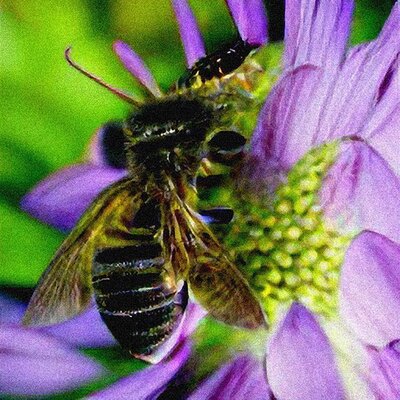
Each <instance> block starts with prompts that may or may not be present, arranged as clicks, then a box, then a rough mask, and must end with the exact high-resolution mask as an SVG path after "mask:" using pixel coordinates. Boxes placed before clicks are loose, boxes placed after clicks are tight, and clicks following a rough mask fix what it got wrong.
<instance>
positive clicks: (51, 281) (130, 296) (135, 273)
mask: <svg viewBox="0 0 400 400" xmlns="http://www.w3.org/2000/svg"><path fill="white" fill-rule="evenodd" d="M251 49H252V46H250V45H247V44H246V43H245V42H243V41H242V40H241V39H239V40H238V41H237V42H235V43H233V44H230V45H229V46H227V47H224V48H222V49H220V50H218V51H217V52H215V53H212V54H210V55H208V56H205V57H204V58H202V59H200V60H199V61H198V62H197V63H196V64H195V65H194V66H193V67H192V68H190V69H188V70H187V71H186V73H185V75H184V76H183V77H182V78H181V79H180V80H179V81H178V83H177V86H176V88H175V89H174V90H171V91H170V92H169V93H168V94H166V95H164V96H161V97H158V98H156V97H154V98H152V99H151V100H149V101H147V102H145V103H143V104H134V105H135V110H134V112H133V113H132V114H131V115H130V116H129V117H128V118H127V119H126V120H125V122H124V123H123V125H122V127H121V129H120V131H119V132H120V135H121V136H122V137H123V140H122V142H123V145H124V146H123V147H124V150H123V151H124V153H123V155H121V157H120V160H123V161H122V162H123V163H124V165H126V168H127V170H128V175H127V176H126V177H125V178H123V179H121V180H120V181H118V182H116V183H114V184H112V185H111V186H109V187H108V188H106V189H105V190H104V191H103V192H102V193H101V194H100V195H99V196H98V197H97V198H96V199H95V200H94V202H93V203H92V204H91V205H90V206H89V208H88V209H87V210H86V212H85V213H84V215H83V216H82V217H81V219H80V221H79V222H78V224H77V225H76V227H75V228H74V229H73V230H72V232H71V233H70V234H69V236H68V237H67V238H66V239H65V241H64V242H63V243H62V245H61V247H60V248H59V250H58V251H57V252H56V254H55V256H54V258H53V259H52V261H51V262H50V265H49V266H48V268H47V270H46V271H45V272H44V274H43V276H42V277H41V279H40V282H39V284H38V286H37V288H36V290H35V292H34V294H33V296H32V299H31V301H30V303H29V306H28V309H27V311H26V314H25V317H24V323H25V324H27V325H33V326H38V325H47V324H53V323H57V322H61V321H64V320H66V319H68V318H70V317H73V316H75V315H76V314H78V313H80V312H82V311H83V310H85V309H86V308H87V307H88V306H89V304H90V303H91V299H92V298H93V295H94V298H95V301H96V303H97V308H98V311H99V313H100V315H101V317H102V319H103V321H104V322H105V324H106V325H107V327H108V328H109V330H110V331H111V333H112V334H113V336H114V337H115V338H116V339H117V341H118V342H119V343H120V344H121V346H122V347H123V348H125V349H127V350H128V351H129V352H130V353H131V354H132V355H133V356H135V357H137V358H140V359H144V360H147V361H150V362H152V360H154V358H155V354H157V353H158V354H159V353H160V352H163V351H164V353H165V352H166V351H167V350H163V349H164V348H167V347H168V346H166V343H167V342H168V339H170V338H171V337H172V336H173V333H174V332H175V331H176V330H177V327H178V326H179V324H181V323H182V319H183V315H184V312H185V309H186V306H187V304H188V299H189V296H193V298H194V299H195V301H196V302H198V303H199V304H201V306H202V307H203V308H205V309H206V310H207V311H208V313H209V314H210V315H211V316H213V317H214V318H216V319H217V320H219V321H222V322H224V323H226V324H230V325H234V326H238V327H243V328H248V329H255V328H258V327H260V326H262V325H264V324H265V320H264V315H263V312H262V310H261V307H260V305H259V303H258V301H257V299H256V298H255V296H254V295H253V293H252V291H251V289H250V287H249V285H248V283H247V282H246V280H245V279H244V277H243V276H242V275H241V273H240V272H239V270H238V268H237V267H236V266H235V265H234V264H233V263H232V261H231V260H230V258H229V255H228V253H227V251H226V250H225V249H224V248H223V247H222V246H221V244H220V243H219V242H218V240H217V238H216V236H215V235H214V233H213V232H212V230H211V229H210V227H209V224H208V223H207V221H208V222H209V221H214V222H222V223H226V222H227V221H229V220H230V219H231V218H232V211H231V210H229V209H227V208H217V209H212V210H204V211H201V210H196V179H197V176H198V172H199V170H200V169H201V165H202V163H203V162H204V160H205V159H207V158H209V159H211V160H212V159H214V161H215V162H218V163H222V164H223V163H226V164H232V162H233V161H234V160H235V158H236V157H237V155H238V154H239V153H241V151H242V150H243V146H244V144H245V139H244V137H243V136H241V135H240V134H239V133H237V132H233V131H230V130H229V129H228V130H227V129H225V126H224V125H226V123H224V122H223V121H224V120H225V119H226V118H225V116H226V112H227V107H226V104H224V103H223V99H224V90H223V88H222V89H221V87H220V85H219V83H220V79H221V78H223V77H226V76H228V75H229V74H231V73H232V72H233V71H235V70H236V69H237V68H238V67H240V65H242V63H243V62H244V60H245V58H246V56H247V55H248V54H249V53H250V51H251ZM66 57H67V60H68V62H69V63H70V64H71V65H72V66H74V67H75V68H76V69H78V70H79V71H80V72H83V73H84V74H85V75H87V76H89V77H90V78H92V79H94V80H96V81H97V82H98V83H101V84H102V85H103V86H106V87H108V88H110V87H109V86H108V85H107V84H105V83H104V82H102V81H101V80H100V79H99V78H97V77H95V76H93V75H91V74H90V73H88V72H87V71H86V70H84V69H83V68H82V67H80V66H79V65H78V64H76V63H75V62H74V61H73V60H72V59H71V57H70V49H68V50H67V51H66ZM199 79H200V81H201V84H200V87H201V89H196V88H195V86H198V80H199ZM211 81H214V83H211V84H210V85H208V84H207V82H208V83H210V82H211ZM195 82H197V83H196V84H195ZM211 87H214V88H215V90H214V89H213V90H211V89H210V88H211ZM112 91H113V92H114V93H116V94H118V95H119V96H120V97H122V98H124V99H125V100H128V101H129V102H131V103H132V102H133V101H132V99H131V98H128V99H127V98H126V95H125V94H123V92H119V91H117V90H116V89H114V88H112ZM232 111H233V112H234V110H232ZM210 137H211V139H210Z"/></svg>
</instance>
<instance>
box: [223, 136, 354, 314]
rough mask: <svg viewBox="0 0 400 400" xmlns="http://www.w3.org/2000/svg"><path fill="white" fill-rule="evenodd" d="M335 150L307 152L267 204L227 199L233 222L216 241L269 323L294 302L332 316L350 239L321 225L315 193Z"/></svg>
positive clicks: (334, 146) (328, 146)
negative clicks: (255, 297) (234, 265)
mask: <svg viewBox="0 0 400 400" xmlns="http://www.w3.org/2000/svg"><path fill="white" fill-rule="evenodd" d="M337 146H338V144H337V142H333V143H329V144H325V145H322V146H320V147H317V148H315V149H313V150H312V151H310V152H309V153H307V154H306V155H305V156H304V157H303V158H302V159H301V160H300V161H299V162H298V163H297V164H296V165H295V166H294V167H293V168H292V170H291V171H290V172H289V174H288V177H287V180H286V182H285V183H283V184H282V185H281V186H280V187H278V188H277V190H276V192H275V198H274V199H273V200H272V201H265V202H263V201H260V200H259V199H258V200H254V199H251V198H250V199H249V198H246V201H244V199H243V198H240V197H237V198H236V199H233V200H232V199H231V204H232V208H233V209H234V211H235V219H234V221H233V226H232V227H231V228H230V229H229V231H228V232H227V233H226V234H225V235H224V236H223V237H221V240H222V241H223V242H224V245H225V246H226V247H227V248H228V249H229V250H230V253H231V255H232V256H233V258H234V260H235V262H236V264H237V265H238V267H239V268H240V269H241V270H242V272H243V273H244V274H245V275H246V277H247V279H248V281H249V283H250V285H251V286H252V287H253V289H254V290H255V291H256V293H258V296H259V299H260V301H261V303H262V304H263V307H264V309H265V312H266V314H267V316H268V317H269V319H270V320H274V318H275V317H276V315H277V311H278V309H279V307H280V306H282V305H284V304H290V303H291V302H293V301H300V302H302V303H303V304H305V305H307V306H308V307H309V308H311V309H312V310H313V311H315V312H318V313H321V314H323V315H325V316H331V315H334V314H335V313H336V310H337V287H338V278H339V271H340V266H341V264H342V262H343V257H344V252H345V250H346V248H347V246H348V244H349V242H350V239H351V237H350V236H341V235H340V234H339V233H338V232H337V231H335V230H334V229H333V228H332V227H330V226H328V224H327V223H326V222H325V220H324V215H323V210H322V209H321V207H320V206H319V204H318V199H319V196H318V192H319V189H320V188H321V185H322V182H323V179H324V177H325V176H326V174H327V172H328V170H329V167H330V166H331V165H332V163H333V162H334V161H335V159H336V155H337ZM265 204H268V206H266V205H265Z"/></svg>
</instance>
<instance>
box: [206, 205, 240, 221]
mask: <svg viewBox="0 0 400 400" xmlns="http://www.w3.org/2000/svg"><path fill="white" fill-rule="evenodd" d="M199 214H200V215H201V219H202V220H203V221H204V222H205V223H206V224H229V222H231V221H232V219H233V210H232V209H231V208H228V207H216V208H211V209H209V210H200V211H199Z"/></svg>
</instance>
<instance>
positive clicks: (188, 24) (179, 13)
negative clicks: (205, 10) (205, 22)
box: [172, 0, 206, 68]
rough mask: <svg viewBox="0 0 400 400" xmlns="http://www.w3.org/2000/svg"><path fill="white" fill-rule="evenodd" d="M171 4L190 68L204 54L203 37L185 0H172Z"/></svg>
mask: <svg viewBox="0 0 400 400" xmlns="http://www.w3.org/2000/svg"><path fill="white" fill-rule="evenodd" d="M172 6H173V8H174V11H175V16H176V20H177V22H178V25H179V32H180V34H181V39H182V43H183V47H184V49H185V55H186V64H187V65H188V67H189V68H190V67H192V66H193V64H195V63H196V61H197V60H199V59H200V58H202V57H204V56H205V55H206V50H205V48H204V43H203V39H202V37H201V33H200V30H199V27H198V26H197V22H196V19H195V17H194V15H193V12H192V10H191V9H190V7H189V4H188V2H187V1H186V0H172Z"/></svg>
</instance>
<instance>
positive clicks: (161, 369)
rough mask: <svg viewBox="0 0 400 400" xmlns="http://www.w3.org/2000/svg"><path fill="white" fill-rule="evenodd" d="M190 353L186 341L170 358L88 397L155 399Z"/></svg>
mask: <svg viewBox="0 0 400 400" xmlns="http://www.w3.org/2000/svg"><path fill="white" fill-rule="evenodd" d="M189 354H190V345H189V343H185V344H183V345H182V346H181V347H180V348H179V349H178V350H177V351H176V352H175V353H174V354H173V355H172V356H171V358H170V359H169V360H165V361H163V362H162V363H160V364H157V365H152V366H151V367H148V368H146V369H144V370H142V371H139V372H137V373H135V374H133V375H131V376H129V377H127V378H123V379H121V380H119V381H118V382H117V383H115V384H114V385H111V386H109V387H108V388H107V389H105V390H102V391H100V392H97V393H95V394H93V395H91V396H89V397H88V398H89V399H96V400H107V399H110V400H114V399H133V398H134V399H135V400H145V399H146V400H147V399H155V398H157V395H158V394H159V393H160V392H161V391H162V390H163V389H164V388H165V386H166V385H167V384H168V383H169V381H170V380H171V379H172V378H173V377H174V376H175V375H176V374H177V372H178V371H179V370H180V369H181V367H182V366H183V365H184V364H185V363H186V361H187V359H188V357H189Z"/></svg>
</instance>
